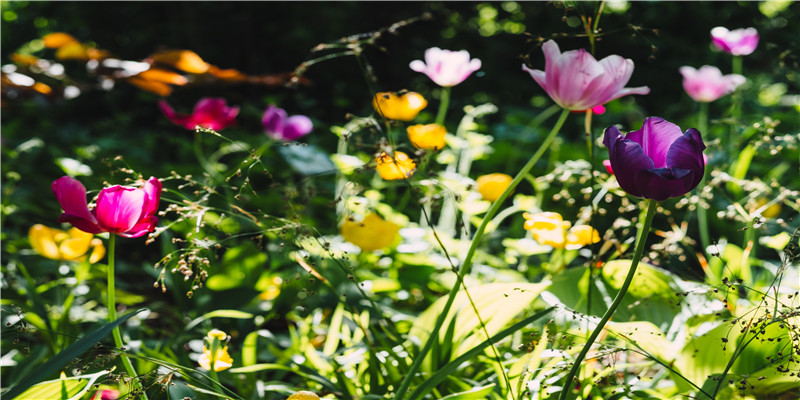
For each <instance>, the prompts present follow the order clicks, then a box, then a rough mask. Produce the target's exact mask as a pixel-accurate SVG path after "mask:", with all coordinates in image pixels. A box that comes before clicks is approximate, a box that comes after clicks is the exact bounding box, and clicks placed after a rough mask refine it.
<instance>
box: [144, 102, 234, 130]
mask: <svg viewBox="0 0 800 400" xmlns="http://www.w3.org/2000/svg"><path fill="white" fill-rule="evenodd" d="M158 107H159V108H160V109H161V112H163V113H164V115H165V116H166V117H167V119H169V120H170V121H172V123H174V124H176V125H180V126H182V127H184V128H186V129H189V130H194V128H195V127H196V126H201V127H203V128H208V129H213V130H215V131H221V130H223V129H225V128H227V127H229V126H231V125H234V124H235V123H236V115H237V114H239V107H228V105H227V102H226V101H225V99H222V98H216V97H204V98H202V99H200V101H198V102H197V104H195V106H194V112H192V114H191V115H186V114H178V113H176V112H175V110H174V109H173V108H172V107H171V106H170V105H169V104H168V103H167V102H166V101H164V100H161V101H159V102H158Z"/></svg>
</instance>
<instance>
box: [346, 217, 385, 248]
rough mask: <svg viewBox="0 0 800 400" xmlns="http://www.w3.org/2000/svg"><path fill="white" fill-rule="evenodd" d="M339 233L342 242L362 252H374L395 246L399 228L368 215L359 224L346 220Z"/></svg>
mask: <svg viewBox="0 0 800 400" xmlns="http://www.w3.org/2000/svg"><path fill="white" fill-rule="evenodd" d="M340 231H341V233H342V237H344V240H347V241H348V242H350V243H352V244H354V245H356V246H358V247H360V248H361V250H362V251H374V250H378V249H383V248H386V247H389V246H391V245H393V244H395V242H396V241H397V235H398V233H399V232H400V227H399V226H397V224H394V223H392V222H389V221H386V220H384V219H383V218H381V217H379V216H378V215H377V214H369V215H367V216H366V217H364V220H363V221H361V222H356V221H353V220H350V219H347V220H346V221H344V223H343V224H342V227H341V230H340Z"/></svg>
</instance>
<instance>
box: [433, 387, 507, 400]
mask: <svg viewBox="0 0 800 400" xmlns="http://www.w3.org/2000/svg"><path fill="white" fill-rule="evenodd" d="M495 386H496V384H494V383H493V384H491V385H487V386H483V387H476V388H473V389H470V390H467V391H464V392H459V393H453V394H449V395H447V396H444V397H442V398H441V400H472V399H485V398H486V396H487V395H488V394H489V393H491V392H492V390H493V389H494V387H495Z"/></svg>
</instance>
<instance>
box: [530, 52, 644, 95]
mask: <svg viewBox="0 0 800 400" xmlns="http://www.w3.org/2000/svg"><path fill="white" fill-rule="evenodd" d="M542 51H543V52H544V62H545V66H544V71H541V70H538V69H530V68H528V67H527V66H525V65H524V64H523V65H522V69H523V70H525V71H527V72H528V73H529V74H531V77H533V79H534V80H535V81H536V83H538V84H539V85H540V86H541V87H542V88H543V89H544V90H545V92H547V94H548V95H550V98H552V99H553V101H555V102H556V103H557V104H558V105H559V106H561V107H563V108H566V109H568V110H580V111H583V110H589V109H592V108H594V107H597V106H599V105H602V104H605V103H607V102H609V101H611V100H614V99H618V98H620V97H622V96H626V95H629V94H648V93H650V88H648V87H647V86H640V87H635V88H626V87H625V84H627V83H628V80H630V79H631V74H633V61H632V60H630V59H625V58H622V57H620V56H618V55H610V56H608V57H606V58H604V59H602V60H600V61H597V60H596V59H595V58H594V57H592V55H591V54H589V53H588V52H587V51H586V50H584V49H580V50H570V51H565V52H564V53H561V50H560V49H559V48H558V44H556V42H555V41H553V40H548V41H547V42H545V43H544V44H543V45H542Z"/></svg>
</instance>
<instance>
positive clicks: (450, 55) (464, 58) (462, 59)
mask: <svg viewBox="0 0 800 400" xmlns="http://www.w3.org/2000/svg"><path fill="white" fill-rule="evenodd" d="M408 66H409V67H410V68H411V69H413V70H414V71H417V72H422V73H424V74H425V75H428V78H431V80H432V81H434V82H436V84H437V85H439V86H442V87H449V86H455V85H458V84H459V83H461V82H464V80H465V79H467V78H468V77H469V76H470V74H472V73H473V72H475V71H477V70H478V69H480V68H481V60H479V59H477V58H473V59H472V60H470V59H469V52H467V51H466V50H461V51H452V50H442V49H440V48H438V47H431V48H430V49H428V50H425V62H422V60H414V61H412V62H411V64H409V65H408Z"/></svg>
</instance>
